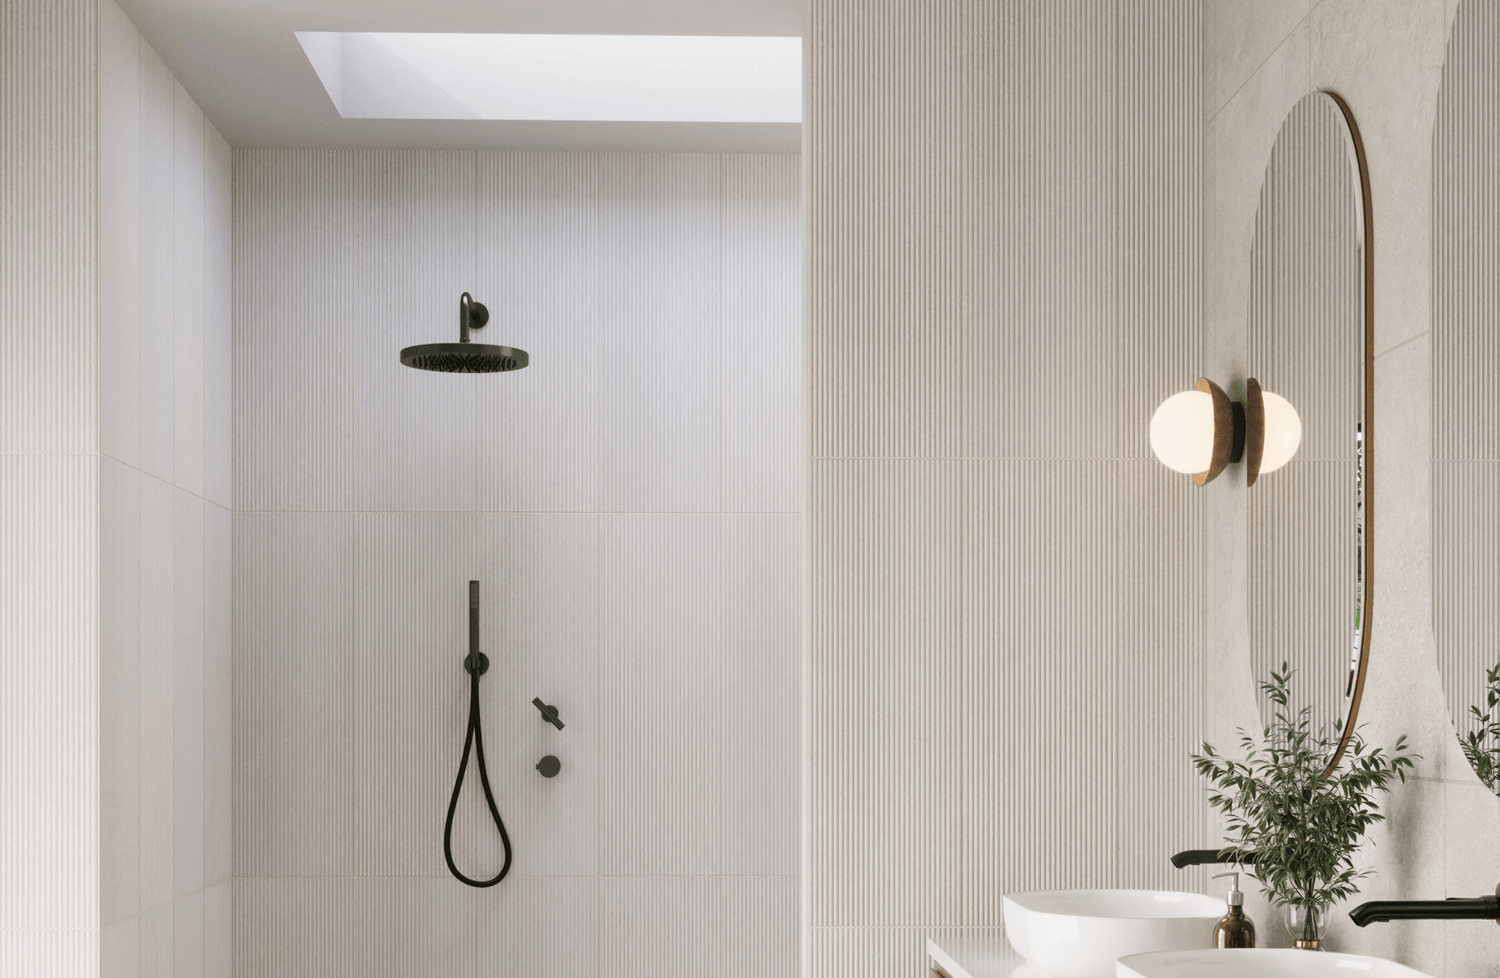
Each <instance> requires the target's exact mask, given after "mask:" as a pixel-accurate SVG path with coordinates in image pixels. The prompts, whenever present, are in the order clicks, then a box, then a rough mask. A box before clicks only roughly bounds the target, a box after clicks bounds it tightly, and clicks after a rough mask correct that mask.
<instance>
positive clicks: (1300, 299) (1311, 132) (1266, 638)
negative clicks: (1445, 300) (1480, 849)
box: [1246, 93, 1365, 728]
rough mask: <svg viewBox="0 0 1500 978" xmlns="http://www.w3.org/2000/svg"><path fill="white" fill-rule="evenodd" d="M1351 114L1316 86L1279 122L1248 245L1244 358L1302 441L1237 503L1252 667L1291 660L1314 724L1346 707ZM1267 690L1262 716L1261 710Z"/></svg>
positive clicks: (1356, 208)
mask: <svg viewBox="0 0 1500 978" xmlns="http://www.w3.org/2000/svg"><path fill="white" fill-rule="evenodd" d="M1360 194H1361V189H1360V184H1359V170H1358V164H1357V162H1356V161H1355V158H1354V151H1353V143H1352V140H1351V137H1350V135H1349V127H1348V124H1347V123H1346V122H1345V121H1344V117H1343V113H1342V112H1341V111H1340V110H1339V108H1338V105H1337V104H1336V103H1335V102H1334V101H1333V99H1332V98H1330V97H1329V96H1327V95H1324V94H1322V93H1318V94H1314V95H1309V96H1307V97H1305V98H1303V99H1302V100H1301V101H1299V102H1298V103H1297V104H1296V105H1295V106H1294V107H1293V108H1292V111H1291V112H1290V113H1289V114H1288V115H1287V117H1286V120H1285V121H1284V122H1283V123H1282V127H1281V132H1280V133H1279V134H1278V135H1277V138H1276V144H1275V146H1274V147H1273V148H1272V150H1271V159H1270V162H1269V163H1268V164H1267V166H1266V175H1265V182H1264V184H1263V185H1262V186H1261V196H1260V204H1259V207H1258V210H1257V212H1256V219H1255V238H1254V241H1253V243H1252V245H1251V250H1250V311H1249V319H1248V333H1247V340H1248V351H1249V353H1248V355H1249V360H1248V362H1247V366H1246V370H1247V372H1248V374H1249V375H1250V376H1252V377H1255V378H1256V379H1257V380H1259V381H1260V384H1261V387H1262V388H1263V389H1265V390H1267V391H1270V392H1273V393H1275V394H1279V395H1281V396H1282V397H1284V398H1286V399H1287V400H1288V401H1290V402H1291V404H1292V406H1293V407H1294V408H1295V409H1296V410H1297V413H1298V415H1299V416H1300V417H1301V419H1302V443H1301V445H1300V446H1299V447H1298V449H1297V454H1296V456H1295V457H1294V458H1293V459H1292V461H1291V462H1289V463H1287V465H1286V466H1285V467H1284V468H1281V469H1278V470H1277V471H1275V472H1273V473H1270V474H1268V475H1267V476H1266V477H1265V478H1264V479H1261V480H1257V482H1256V483H1255V486H1254V488H1253V489H1252V490H1251V491H1250V493H1249V495H1248V497H1247V501H1246V505H1247V520H1248V534H1249V537H1248V539H1249V548H1248V556H1249V566H1248V569H1247V574H1248V583H1249V589H1248V594H1247V601H1248V603H1249V608H1250V616H1249V622H1250V668H1251V674H1252V675H1253V676H1254V677H1255V678H1256V680H1257V681H1264V680H1266V679H1268V678H1269V675H1270V670H1271V669H1273V668H1280V665H1281V663H1282V662H1283V661H1287V662H1289V663H1290V664H1291V666H1292V668H1293V669H1295V670H1296V674H1295V676H1294V677H1293V680H1292V693H1293V695H1292V701H1291V704H1290V709H1291V711H1292V712H1293V714H1294V715H1295V713H1296V712H1297V711H1299V710H1301V709H1302V707H1304V706H1310V707H1311V708H1312V713H1311V720H1312V723H1313V725H1314V727H1315V728H1319V727H1321V726H1322V725H1324V724H1328V723H1331V722H1333V721H1335V720H1341V719H1343V718H1344V717H1345V715H1346V714H1347V712H1348V710H1347V701H1346V699H1345V697H1346V695H1347V694H1348V692H1349V690H1348V689H1347V685H1348V678H1349V666H1350V651H1351V645H1352V636H1353V635H1354V628H1355V611H1356V608H1357V607H1358V605H1359V602H1360V601H1361V600H1363V592H1362V588H1361V586H1360V581H1359V567H1358V548H1359V534H1358V529H1357V526H1358V524H1357V521H1358V519H1359V511H1358V508H1357V503H1358V492H1359V486H1358V462H1357V451H1358V445H1359V442H1358V432H1359V426H1360V424H1361V421H1362V419H1363V417H1364V362H1365V349H1364V337H1365V327H1364V322H1365V320H1364V295H1365V292H1364V230H1363V228H1362V226H1361V225H1362V223H1363V216H1362V210H1361V207H1362V205H1361V199H1360ZM1273 709H1274V707H1273V706H1272V704H1270V702H1269V701H1268V700H1266V699H1264V697H1262V702H1261V714H1262V718H1263V719H1264V720H1265V721H1266V722H1270V720H1271V712H1272V710H1273Z"/></svg>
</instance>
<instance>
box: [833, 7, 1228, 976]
mask: <svg viewBox="0 0 1500 978" xmlns="http://www.w3.org/2000/svg"><path fill="white" fill-rule="evenodd" d="M809 7H810V15H809V33H808V46H809V57H808V64H809V77H808V114H807V124H806V132H805V135H804V145H805V146H806V150H805V152H806V155H807V180H808V200H807V214H808V221H809V224H808V230H807V233H808V236H809V240H808V256H809V263H808V266H807V268H808V275H809V276H810V278H809V282H808V297H809V298H808V302H809V307H808V308H809V317H810V318H809V320H808V325H807V330H808V340H807V350H808V362H807V371H808V390H809V392H810V395H809V396H810V402H809V413H810V417H809V438H810V451H811V459H810V462H809V464H810V465H811V472H810V473H809V485H810V489H809V495H808V511H807V527H808V534H809V539H808V558H807V559H808V562H809V563H808V567H809V575H810V577H809V581H808V595H809V598H810V601H811V606H810V608H809V612H808V615H809V620H808V642H809V645H808V650H807V654H808V658H809V662H808V666H807V670H808V671H807V675H808V689H807V704H806V709H807V723H808V728H807V729H808V736H809V738H810V743H809V745H808V750H807V752H806V755H805V757H806V764H807V771H806V782H805V784H806V790H807V792H808V799H807V822H806V825H807V830H808V832H809V838H808V839H807V841H806V853H807V857H806V858H807V863H806V872H807V873H808V874H809V877H810V878H809V880H808V884H807V892H808V894H809V900H810V906H809V907H808V915H809V921H810V925H811V931H810V936H809V941H810V945H809V947H808V948H807V951H806V955H805V957H804V967H805V969H806V971H805V972H804V973H807V974H810V975H843V974H853V973H859V974H867V975H879V976H886V975H890V976H896V975H904V974H910V973H914V970H915V969H916V968H918V967H920V966H921V962H922V950H921V948H922V942H923V941H924V940H925V937H926V936H927V935H929V934H932V933H939V932H943V931H944V930H945V929H954V928H965V927H967V928H995V927H998V926H1000V925H1001V923H1002V919H1001V903H1000V895H1001V894H1003V893H1005V892H1007V891H1010V890H1017V889H1023V888H1026V887H1058V886H1111V885H1113V886H1151V887H1178V886H1182V885H1187V884H1190V883H1191V882H1194V881H1196V879H1197V877H1186V878H1185V877H1182V876H1179V875H1177V874H1176V871H1174V870H1172V869H1171V866H1170V863H1168V861H1167V856H1169V855H1170V854H1171V853H1172V852H1173V851H1175V850H1176V849H1178V848H1182V847H1185V846H1187V845H1188V844H1197V840H1200V839H1201V838H1202V832H1203V831H1204V829H1205V827H1206V826H1205V819H1204V806H1203V805H1202V803H1201V799H1200V795H1199V788H1198V786H1197V784H1196V783H1195V778H1194V776H1193V774H1192V771H1191V767H1190V765H1189V763H1188V760H1187V755H1188V753H1189V752H1190V751H1191V750H1192V749H1194V748H1195V747H1196V746H1197V743H1198V738H1199V737H1200V736H1201V728H1202V723H1201V721H1202V711H1201V707H1200V705H1199V698H1200V696H1201V690H1202V683H1203V681H1204V678H1205V677H1204V674H1203V668H1202V666H1201V665H1200V664H1199V660H1200V657H1201V654H1202V646H1203V641H1204V637H1205V624H1204V606H1205V601H1206V595H1205V594H1204V590H1203V585H1202V578H1203V571H1204V566H1205V564H1204V558H1203V556H1202V552H1201V549H1202V544H1203V527H1204V524H1203V519H1202V504H1203V498H1204V497H1203V494H1202V492H1201V491H1200V490H1196V489H1195V488H1193V487H1192V485H1191V483H1190V482H1189V480H1187V479H1185V478H1180V477H1172V476H1171V474H1170V473H1167V472H1166V471H1165V470H1163V469H1162V468H1161V466H1159V465H1158V464H1157V463H1156V462H1155V460H1154V459H1152V458H1151V456H1150V454H1149V450H1148V448H1147V445H1146V439H1145V427H1146V422H1147V420H1148V419H1149V417H1150V411H1151V409H1152V408H1153V407H1154V406H1155V404H1157V403H1159V402H1160V400H1162V399H1163V398H1164V397H1166V396H1167V395H1169V394H1171V393H1174V392H1176V391H1178V390H1182V389H1185V388H1186V387H1188V386H1190V385H1191V384H1192V382H1193V380H1194V379H1195V378H1196V377H1197V376H1198V374H1199V372H1200V371H1201V370H1202V355H1203V347H1202V330H1203V326H1202V291H1201V285H1200V280H1201V276H1202V268H1203V263H1202V245H1201V241H1202V230H1201V187H1202V181H1201V165H1202V124H1201V118H1202V117H1201V112H1202V74H1201V73H1202V64H1203V62H1202V54H1201V46H1202V21H1201V11H1200V5H1199V4H1198V3H1196V2H1190V0H1180V2H1178V0H1161V2H1151V3H1143V4H1113V3H1103V2H1099V3H1076V4H1046V3H1009V4H990V5H967V6H958V7H955V6H932V5H911V4H901V3H895V2H877V3H870V2H867V0H860V2H852V0H813V2H812V3H811V4H810V5H809ZM1148 718H1149V719H1148Z"/></svg>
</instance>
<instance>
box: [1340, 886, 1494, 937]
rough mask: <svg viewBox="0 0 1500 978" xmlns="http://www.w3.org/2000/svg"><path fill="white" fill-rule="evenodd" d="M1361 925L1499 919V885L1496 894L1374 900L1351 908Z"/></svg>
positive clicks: (1353, 916)
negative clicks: (1398, 921)
mask: <svg viewBox="0 0 1500 978" xmlns="http://www.w3.org/2000/svg"><path fill="white" fill-rule="evenodd" d="M1349 919H1350V920H1352V921H1354V922H1355V923H1356V924H1358V925H1359V926H1361V927H1364V926H1365V925H1366V924H1375V923H1380V922H1382V921H1386V920H1494V921H1500V886H1497V887H1495V895H1494V896H1482V897H1449V898H1448V899H1446V900H1373V901H1371V902H1370V903H1361V904H1360V905H1359V906H1357V907H1355V908H1354V909H1353V910H1351V911H1349Z"/></svg>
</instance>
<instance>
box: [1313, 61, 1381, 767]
mask: <svg viewBox="0 0 1500 978" xmlns="http://www.w3.org/2000/svg"><path fill="white" fill-rule="evenodd" d="M1323 94H1324V95H1327V96H1328V97H1329V98H1331V99H1333V102H1334V104H1335V105H1337V106H1338V107H1339V111H1340V112H1341V113H1342V114H1343V116H1344V124H1345V125H1347V126H1348V127H1349V139H1350V142H1351V143H1352V144H1353V146H1354V158H1355V161H1356V162H1357V163H1358V166H1359V196H1360V219H1361V220H1362V221H1363V222H1364V227H1363V229H1362V230H1363V231H1364V266H1365V267H1364V278H1365V281H1364V287H1365V297H1364V314H1365V321H1364V333H1365V338H1364V354H1365V355H1364V360H1365V362H1364V368H1365V369H1364V388H1365V389H1364V401H1365V405H1364V408H1365V409H1364V422H1363V424H1364V427H1363V430H1362V440H1361V443H1360V451H1361V457H1360V468H1359V471H1360V492H1361V496H1360V504H1361V506H1362V509H1363V520H1362V524H1361V534H1362V539H1361V546H1360V562H1361V566H1360V570H1361V577H1362V580H1361V582H1360V583H1361V585H1362V590H1363V595H1362V601H1361V604H1360V633H1359V657H1358V659H1357V660H1356V661H1355V662H1353V663H1351V664H1350V672H1351V673H1352V674H1353V675H1352V677H1351V679H1352V684H1353V685H1352V687H1351V688H1349V714H1348V716H1347V717H1345V719H1344V730H1343V736H1341V737H1340V738H1339V746H1338V749H1337V750H1335V751H1334V752H1333V757H1332V758H1331V759H1330V760H1329V762H1328V767H1327V768H1326V769H1325V770H1324V771H1323V776H1324V777H1325V778H1326V777H1328V776H1329V775H1330V774H1332V773H1333V772H1334V770H1335V769H1336V768H1337V767H1338V766H1339V762H1340V761H1342V760H1343V759H1344V753H1345V751H1347V750H1348V748H1349V740H1350V738H1351V737H1353V736H1354V725H1355V723H1356V722H1357V721H1358V720H1359V705H1360V701H1361V700H1363V699H1364V695H1365V674H1366V673H1367V672H1368V671H1369V668H1370V633H1371V631H1372V630H1373V623H1374V617H1373V611H1374V607H1375V356H1374V350H1375V222H1374V213H1373V210H1372V208H1371V205H1370V165H1369V162H1368V161H1367V160H1366V159H1365V144H1364V140H1363V139H1361V138H1360V135H1359V125H1358V124H1357V123H1356V122H1355V121H1354V113H1353V112H1351V111H1349V103H1347V102H1345V101H1344V100H1343V98H1341V97H1340V96H1339V95H1337V94H1336V93H1334V92H1329V91H1324V92H1323Z"/></svg>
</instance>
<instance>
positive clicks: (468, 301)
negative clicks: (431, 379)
mask: <svg viewBox="0 0 1500 978" xmlns="http://www.w3.org/2000/svg"><path fill="white" fill-rule="evenodd" d="M489 321H490V311H489V310H488V309H486V308H485V307H484V303H482V302H475V301H474V298H473V297H472V296H470V295H469V293H467V292H465V293H464V294H463V296H462V297H461V298H460V299H459V300H458V342H457V343H424V344H422V345H421V346H408V347H407V348H406V349H404V350H402V351H401V362H402V363H404V364H406V365H407V366H408V367H415V368H416V369H418V370H435V371H438V372H440V373H450V374H498V373H505V372H506V371H510V370H520V369H521V368H522V367H525V366H526V365H527V364H528V363H530V362H531V357H530V356H528V355H527V353H526V351H525V350H517V349H516V348H514V347H510V346H490V345H488V344H485V343H473V342H470V340H469V330H471V329H483V328H484V324H485V323H487V322H489Z"/></svg>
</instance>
